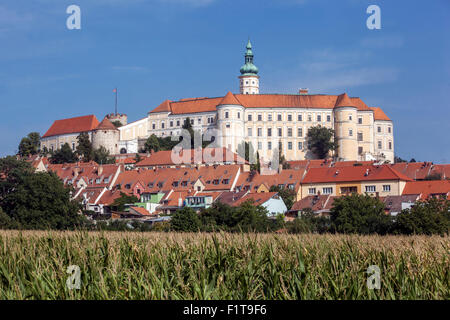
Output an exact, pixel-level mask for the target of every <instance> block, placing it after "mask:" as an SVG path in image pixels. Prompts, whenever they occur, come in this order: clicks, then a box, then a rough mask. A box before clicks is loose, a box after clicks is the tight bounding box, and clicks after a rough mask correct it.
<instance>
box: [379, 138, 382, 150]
mask: <svg viewBox="0 0 450 320" xmlns="http://www.w3.org/2000/svg"><path fill="white" fill-rule="evenodd" d="M381 146H382V145H381V140H378V149H381Z"/></svg>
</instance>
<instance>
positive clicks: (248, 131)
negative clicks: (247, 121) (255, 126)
mask: <svg viewBox="0 0 450 320" xmlns="http://www.w3.org/2000/svg"><path fill="white" fill-rule="evenodd" d="M247 133H248V136H249V137H251V136H252V128H248V129H247Z"/></svg>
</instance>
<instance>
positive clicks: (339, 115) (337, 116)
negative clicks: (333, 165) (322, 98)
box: [334, 93, 358, 161]
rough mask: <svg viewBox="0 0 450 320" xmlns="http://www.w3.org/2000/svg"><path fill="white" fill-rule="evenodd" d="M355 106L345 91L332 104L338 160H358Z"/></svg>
mask: <svg viewBox="0 0 450 320" xmlns="http://www.w3.org/2000/svg"><path fill="white" fill-rule="evenodd" d="M356 113H357V108H356V106H355V105H354V104H353V103H352V102H351V100H350V98H349V97H348V95H347V94H346V93H344V94H341V95H340V96H339V97H338V99H337V101H336V105H335V106H334V128H335V132H336V142H337V143H338V150H337V156H338V158H340V160H344V161H356V160H358V142H357V125H356V123H357V114H356Z"/></svg>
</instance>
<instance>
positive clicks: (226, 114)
mask: <svg viewBox="0 0 450 320" xmlns="http://www.w3.org/2000/svg"><path fill="white" fill-rule="evenodd" d="M225 119H228V111H225Z"/></svg>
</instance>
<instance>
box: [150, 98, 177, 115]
mask: <svg viewBox="0 0 450 320" xmlns="http://www.w3.org/2000/svg"><path fill="white" fill-rule="evenodd" d="M170 103H171V101H170V100H164V101H163V102H162V103H161V104H160V105H159V106H157V107H156V108H155V109H153V110H152V111H151V112H153V113H156V112H170V111H172V110H171V108H170Z"/></svg>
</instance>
